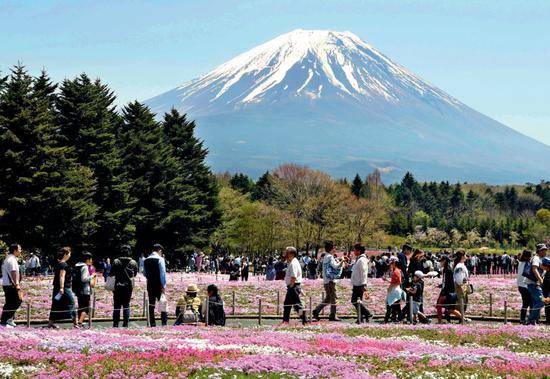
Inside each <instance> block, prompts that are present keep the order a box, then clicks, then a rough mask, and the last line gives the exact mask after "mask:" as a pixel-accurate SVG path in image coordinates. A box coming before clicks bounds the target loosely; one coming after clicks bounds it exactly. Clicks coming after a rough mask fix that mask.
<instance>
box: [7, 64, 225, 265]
mask: <svg viewBox="0 0 550 379" xmlns="http://www.w3.org/2000/svg"><path fill="white" fill-rule="evenodd" d="M114 102H115V95H114V93H113V91H111V90H110V89H109V87H108V86H107V85H106V84H104V83H103V82H101V80H99V79H97V80H92V79H91V78H90V77H88V76H87V75H86V74H82V75H80V76H78V77H76V78H74V79H66V80H64V81H63V82H61V83H59V84H54V83H53V82H52V80H51V79H50V78H49V77H48V75H47V73H46V72H42V73H41V74H40V75H39V76H38V77H32V76H31V75H29V74H28V72H27V70H26V69H25V67H24V66H22V65H17V66H15V67H13V68H12V69H11V73H10V74H9V75H8V76H5V77H0V162H1V165H0V178H1V179H0V239H2V240H5V241H18V242H19V243H21V244H22V245H24V246H26V247H28V248H39V249H43V250H44V251H46V252H51V251H53V250H54V249H56V248H58V247H60V246H64V245H69V246H74V247H77V248H82V249H88V250H91V251H93V252H94V253H96V254H98V255H103V256H106V255H110V254H112V252H113V251H114V249H118V248H119V247H120V245H122V244H126V243H130V244H131V245H133V246H135V247H136V248H137V249H138V250H139V251H144V250H145V249H148V248H149V246H150V245H151V243H153V242H154V241H162V243H163V244H165V245H166V246H167V249H169V250H172V251H176V252H177V251H180V250H181V251H183V250H185V249H189V248H194V247H197V246H207V245H208V244H209V238H210V235H211V233H212V231H213V230H214V229H216V227H217V226H218V223H219V218H220V212H219V207H218V188H217V183H216V179H215V177H214V176H213V175H212V173H211V172H210V169H209V167H208V166H207V165H206V164H205V158H206V155H207V150H206V149H205V148H204V146H203V144H202V142H201V141H199V140H198V139H197V138H196V137H195V136H194V129H195V124H194V123H193V122H190V121H189V120H187V119H186V117H185V115H181V114H179V113H178V112H177V111H176V110H172V111H171V112H170V113H167V114H165V115H164V117H163V119H162V121H160V122H158V121H157V120H156V119H155V114H153V113H152V112H151V110H150V109H149V108H148V107H146V106H145V105H143V104H141V103H139V102H137V101H135V102H131V103H129V104H127V105H126V106H124V107H123V108H122V109H121V110H120V112H117V111H116V110H115V106H114Z"/></svg>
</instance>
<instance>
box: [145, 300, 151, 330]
mask: <svg viewBox="0 0 550 379" xmlns="http://www.w3.org/2000/svg"><path fill="white" fill-rule="evenodd" d="M145 320H146V321H147V327H150V326H151V323H150V322H149V298H145Z"/></svg>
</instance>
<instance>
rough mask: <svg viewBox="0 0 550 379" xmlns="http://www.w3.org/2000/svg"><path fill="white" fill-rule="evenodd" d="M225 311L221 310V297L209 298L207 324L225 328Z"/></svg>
mask: <svg viewBox="0 0 550 379" xmlns="http://www.w3.org/2000/svg"><path fill="white" fill-rule="evenodd" d="M225 320H226V317H225V310H224V309H223V300H222V299H221V297H217V298H210V303H209V305H208V324H209V325H218V326H225Z"/></svg>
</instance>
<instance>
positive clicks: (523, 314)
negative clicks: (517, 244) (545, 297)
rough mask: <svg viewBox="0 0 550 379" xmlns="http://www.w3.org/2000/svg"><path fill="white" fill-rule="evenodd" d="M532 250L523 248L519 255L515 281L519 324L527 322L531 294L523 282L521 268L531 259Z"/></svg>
mask: <svg viewBox="0 0 550 379" xmlns="http://www.w3.org/2000/svg"><path fill="white" fill-rule="evenodd" d="M532 256H533V252H532V251H531V250H523V252H522V253H521V255H520V257H519V265H518V273H517V276H516V283H517V286H518V291H519V294H520V296H521V310H520V313H519V321H520V323H521V324H524V325H525V324H526V323H527V310H528V309H529V308H530V307H531V295H530V294H529V289H528V288H527V283H525V277H524V276H523V269H524V268H525V265H526V264H528V263H529V262H530V261H531V258H532Z"/></svg>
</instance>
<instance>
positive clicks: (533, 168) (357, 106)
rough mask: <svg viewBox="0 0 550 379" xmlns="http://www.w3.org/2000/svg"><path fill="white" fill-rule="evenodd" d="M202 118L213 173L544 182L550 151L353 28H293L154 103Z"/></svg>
mask: <svg viewBox="0 0 550 379" xmlns="http://www.w3.org/2000/svg"><path fill="white" fill-rule="evenodd" d="M146 104H147V105H149V107H150V108H151V109H152V110H153V111H154V112H156V113H158V115H159V117H160V116H161V115H162V114H163V113H164V112H168V111H169V110H170V109H171V108H172V107H175V108H177V109H178V110H180V111H181V112H183V113H187V114H188V116H189V117H190V118H192V119H196V120H197V122H198V129H197V132H198V135H199V136H200V137H201V138H203V139H204V140H205V143H206V145H207V146H208V148H209V150H210V154H209V158H208V159H209V161H210V164H211V165H212V167H213V168H214V170H216V171H221V170H229V171H232V172H234V171H244V172H247V173H249V174H251V175H259V174H261V173H263V172H265V170H267V169H272V168H273V167H275V166H277V165H278V164H281V163H283V162H289V161H290V162H296V163H300V164H305V165H309V166H312V167H315V168H319V169H322V170H326V171H328V172H329V173H331V174H333V175H334V176H347V177H350V176H353V175H355V173H356V172H360V173H363V174H364V173H366V172H368V171H371V170H372V169H373V168H379V169H381V170H383V172H384V173H385V176H383V177H384V178H385V180H389V181H393V180H397V179H399V177H401V176H402V175H403V174H404V172H405V171H407V170H413V171H414V172H415V174H417V176H418V177H419V178H420V179H425V180H433V179H437V180H439V179H448V180H461V181H463V180H467V181H488V182H492V183H503V182H504V183H505V182H524V181H527V180H530V181H538V180H540V179H541V178H543V177H546V178H547V177H548V174H549V173H550V160H548V159H545V157H548V156H549V155H550V147H549V146H547V145H544V144H542V143H540V142H538V141H535V140H533V139H531V138H529V137H526V136H524V135H522V134H520V133H518V132H517V131H515V130H513V129H510V128H508V127H507V126H505V125H502V124H500V123H498V122H496V121H495V120H492V119H490V118H489V117H487V116H484V115H483V114H481V113H479V112H476V111H475V110H473V109H471V108H469V107H468V106H466V105H464V104H462V103H461V102H460V101H458V100H456V99H454V98H453V97H452V96H450V95H448V94H446V93H445V92H443V91H441V90H440V89H438V88H436V87H434V86H432V85H430V84H428V83H427V82H425V81H424V80H422V79H420V78H419V77H418V76H416V75H415V74H413V73H412V72H410V71H409V70H407V69H406V68H404V67H402V66H400V65H398V64H397V63H395V62H393V61H392V60H390V59H389V58H388V57H386V56H384V55H383V54H382V53H380V52H379V51H378V50H376V49H375V48H373V47H372V46H370V45H369V44H367V43H365V42H363V41H362V40H361V39H360V38H359V37H357V36H356V35H354V34H353V33H350V32H333V31H325V30H294V31H292V32H290V33H286V34H283V35H281V36H279V37H276V38H274V39H272V40H270V41H268V42H266V43H264V44H262V45H259V46H257V47H255V48H253V49H251V50H249V51H247V52H245V53H243V54H241V55H239V56H237V57H235V58H234V59H231V60H230V61H228V62H226V63H224V64H222V65H220V66H218V67H217V68H215V69H214V70H212V71H211V72H209V73H207V74H205V75H203V76H201V77H199V78H197V79H195V80H192V81H190V82H188V83H185V84H183V85H181V86H179V87H177V88H175V89H173V90H171V91H168V92H166V93H163V94H161V95H159V96H156V97H154V98H152V99H149V100H147V101H146Z"/></svg>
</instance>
